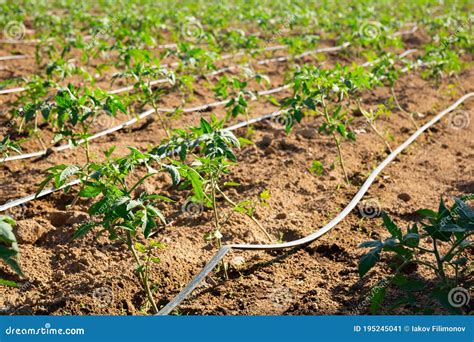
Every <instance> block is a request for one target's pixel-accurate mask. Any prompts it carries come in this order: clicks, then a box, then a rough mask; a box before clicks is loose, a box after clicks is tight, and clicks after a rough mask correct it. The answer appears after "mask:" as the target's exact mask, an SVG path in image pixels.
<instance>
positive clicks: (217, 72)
mask: <svg viewBox="0 0 474 342" xmlns="http://www.w3.org/2000/svg"><path fill="white" fill-rule="evenodd" d="M349 45H350V44H349V43H344V44H341V45H338V46H332V47H324V48H319V49H315V50H311V51H306V52H304V53H302V54H300V55H296V56H283V57H277V58H268V59H263V60H260V61H257V62H256V63H257V64H258V65H263V64H269V63H275V62H284V61H287V60H289V59H292V58H293V59H300V58H303V57H305V56H308V55H311V54H316V53H323V52H334V51H339V50H342V49H345V48H347V47H348V46H349ZM278 47H279V48H282V47H283V46H282V45H281V46H277V47H269V48H266V49H264V50H265V51H272V50H276V49H277V48H278ZM240 54H241V55H243V54H244V53H243V52H242V53H240ZM224 57H225V58H222V59H228V58H231V57H234V56H233V55H225V56H224ZM177 65H179V64H178V63H177V62H175V63H171V64H169V65H168V64H165V65H162V67H175V66H177ZM238 67H239V65H231V66H228V67H224V68H221V69H217V70H214V71H212V72H209V73H207V74H204V75H195V76H196V77H198V76H200V77H203V78H205V77H212V76H216V75H220V74H223V73H225V72H228V71H232V70H235V69H237V68H238ZM167 82H169V79H168V78H161V79H158V80H154V81H151V82H150V86H154V85H157V84H162V83H167ZM134 88H135V87H134V86H133V85H132V86H126V87H122V88H117V89H112V90H109V93H110V94H120V93H124V92H128V91H131V90H133V89H134ZM25 90H26V88H25V87H18V88H12V89H4V90H0V95H5V94H12V93H21V92H24V91H25Z"/></svg>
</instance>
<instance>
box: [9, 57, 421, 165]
mask: <svg viewBox="0 0 474 342" xmlns="http://www.w3.org/2000/svg"><path fill="white" fill-rule="evenodd" d="M416 51H418V50H417V49H410V50H407V51H405V52H403V53H402V54H400V55H399V58H403V57H406V56H407V55H409V54H412V53H414V52H416ZM377 61H378V60H375V61H370V62H365V63H364V64H362V65H361V66H362V67H367V66H370V65H372V64H374V63H376V62H377ZM290 87H291V86H290V85H284V86H281V87H276V88H273V89H269V90H264V91H259V92H257V96H266V95H271V94H275V93H278V92H280V91H283V90H286V89H289V88H290ZM253 100H256V98H255V99H252V101H253ZM227 102H228V101H227V100H225V101H217V102H211V103H206V104H203V105H200V106H196V107H190V108H184V109H183V110H182V111H183V113H192V112H197V111H202V110H205V109H208V108H215V107H218V106H222V105H224V104H226V103H227ZM157 110H158V111H159V112H164V113H173V112H175V111H176V109H174V108H158V109H157ZM153 113H154V110H153V109H149V110H147V111H145V112H143V113H141V114H139V115H138V116H137V117H135V118H133V119H130V120H128V121H126V122H124V123H121V124H118V125H116V126H113V127H110V128H107V129H105V130H103V131H100V132H97V133H95V134H94V135H91V136H90V137H87V138H85V139H81V140H78V141H76V142H75V143H74V144H73V143H68V144H64V145H61V146H59V147H51V148H48V149H45V150H40V151H35V152H31V153H25V154H18V155H14V156H10V157H6V158H3V159H0V163H6V162H11V161H15V160H22V159H29V158H37V157H42V156H46V155H48V154H49V153H52V152H61V151H65V150H69V149H73V148H74V147H76V146H78V145H82V144H84V143H85V142H86V141H87V142H89V141H92V140H95V139H97V138H100V137H103V136H105V135H108V134H111V133H114V132H117V131H119V130H122V129H124V128H126V127H129V126H131V125H133V124H135V123H137V122H139V121H140V120H142V119H144V118H146V117H148V116H150V115H152V114H153Z"/></svg>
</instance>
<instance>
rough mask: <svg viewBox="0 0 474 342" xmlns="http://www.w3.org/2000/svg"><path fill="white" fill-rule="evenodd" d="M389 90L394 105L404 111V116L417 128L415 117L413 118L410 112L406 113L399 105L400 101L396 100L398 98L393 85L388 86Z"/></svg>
mask: <svg viewBox="0 0 474 342" xmlns="http://www.w3.org/2000/svg"><path fill="white" fill-rule="evenodd" d="M390 92H391V94H392V98H393V100H394V101H395V105H396V106H397V108H398V109H399V110H400V111H401V112H402V113H405V114H406V116H407V117H408V118H409V119H410V121H411V122H412V123H413V125H415V128H416V129H418V128H420V127H419V126H418V124H417V123H416V121H415V119H413V115H412V114H411V113H408V112H407V111H406V110H405V109H403V108H402V106H400V102H398V98H397V96H396V95H395V89H394V87H393V86H392V87H390Z"/></svg>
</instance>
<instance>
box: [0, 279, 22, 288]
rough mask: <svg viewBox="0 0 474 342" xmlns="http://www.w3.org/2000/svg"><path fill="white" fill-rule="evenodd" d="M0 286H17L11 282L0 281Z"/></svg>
mask: <svg viewBox="0 0 474 342" xmlns="http://www.w3.org/2000/svg"><path fill="white" fill-rule="evenodd" d="M0 285H3V286H9V287H18V284H17V283H15V282H14V281H11V280H5V279H0Z"/></svg>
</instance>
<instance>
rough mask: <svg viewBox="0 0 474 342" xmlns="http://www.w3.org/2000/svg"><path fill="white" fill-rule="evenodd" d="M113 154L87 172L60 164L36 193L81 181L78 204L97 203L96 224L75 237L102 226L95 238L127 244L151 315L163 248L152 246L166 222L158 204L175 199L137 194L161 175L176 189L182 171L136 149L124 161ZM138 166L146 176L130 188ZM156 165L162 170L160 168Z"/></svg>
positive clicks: (89, 166) (93, 206)
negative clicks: (154, 274)
mask: <svg viewBox="0 0 474 342" xmlns="http://www.w3.org/2000/svg"><path fill="white" fill-rule="evenodd" d="M112 153H113V149H111V150H109V151H107V152H106V153H105V155H106V161H104V162H102V163H89V164H86V165H84V166H83V167H78V166H75V165H70V166H66V165H58V166H55V167H53V168H50V169H49V170H48V174H47V176H46V178H45V180H44V181H43V182H42V183H41V184H40V186H39V189H38V192H37V193H39V192H40V191H41V190H42V189H43V188H44V187H45V186H46V184H48V183H50V182H52V183H53V185H54V186H55V187H56V188H59V187H63V186H64V185H65V184H66V183H67V181H68V180H70V179H71V178H72V177H75V178H76V179H79V180H80V183H81V187H80V190H79V192H78V194H77V197H76V199H77V198H83V199H94V202H93V203H92V204H91V205H90V206H89V209H88V213H89V215H90V216H91V218H92V219H93V220H91V221H88V222H86V223H83V224H81V225H80V226H79V227H78V229H77V230H76V232H75V233H74V238H79V237H82V236H84V235H86V234H87V233H88V232H90V231H91V230H93V229H94V228H97V227H98V228H100V229H99V231H98V233H97V235H96V236H100V235H102V234H104V233H108V237H109V239H110V240H111V241H115V240H119V241H121V242H122V243H124V244H125V245H126V246H127V248H128V250H129V251H130V253H131V254H132V256H133V259H134V261H135V263H136V266H137V267H136V272H137V274H138V275H139V278H140V281H141V283H142V285H143V288H144V290H145V292H146V296H147V298H148V301H149V303H150V305H151V307H152V310H153V312H155V313H156V312H158V307H157V305H156V302H155V300H154V297H153V293H152V290H151V284H150V279H149V276H150V263H157V262H159V259H158V258H157V257H156V256H154V255H153V253H154V251H155V250H156V249H157V248H161V247H163V246H161V245H160V244H159V243H158V242H156V241H153V240H152V237H153V236H155V235H156V234H157V230H158V228H159V225H160V224H161V225H164V224H166V220H165V217H164V216H163V214H162V213H161V211H160V210H159V209H158V208H157V207H156V206H155V203H156V202H159V201H166V202H170V201H171V200H170V199H169V198H167V197H165V196H162V195H158V194H149V193H147V192H146V191H139V187H140V185H141V184H143V182H144V181H145V180H146V179H148V178H149V177H152V176H154V175H156V174H157V173H158V172H160V171H165V172H168V173H170V174H171V177H172V179H173V183H174V184H175V185H177V184H178V183H179V181H180V178H179V172H178V170H177V169H176V168H175V167H174V166H173V165H167V164H163V163H162V162H161V159H160V158H158V157H157V156H156V155H153V154H149V153H142V152H140V151H138V150H137V149H134V148H130V154H129V155H128V156H126V157H122V158H117V159H111V155H112ZM140 165H144V167H145V170H146V172H145V174H144V175H142V176H140V177H139V179H138V180H137V181H133V182H131V183H130V182H129V181H128V180H127V176H128V175H129V174H130V172H131V171H133V170H136V168H138V167H139V166H140ZM153 166H155V167H156V166H158V169H156V168H154V167H153ZM130 178H131V177H130ZM68 190H69V189H68V188H66V191H68ZM75 201H76V200H74V201H73V204H74V203H75ZM139 239H142V240H143V243H141V242H140V241H139ZM140 254H142V255H143V256H142V257H141V256H140Z"/></svg>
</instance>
